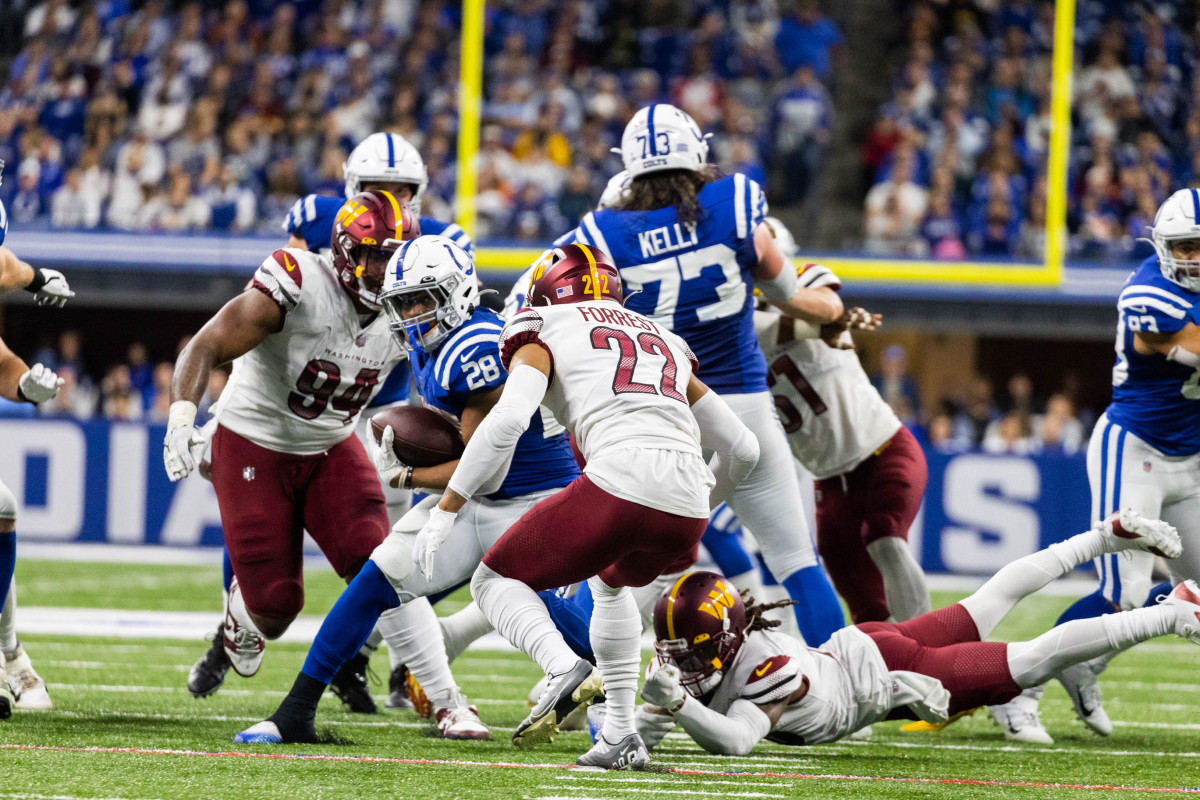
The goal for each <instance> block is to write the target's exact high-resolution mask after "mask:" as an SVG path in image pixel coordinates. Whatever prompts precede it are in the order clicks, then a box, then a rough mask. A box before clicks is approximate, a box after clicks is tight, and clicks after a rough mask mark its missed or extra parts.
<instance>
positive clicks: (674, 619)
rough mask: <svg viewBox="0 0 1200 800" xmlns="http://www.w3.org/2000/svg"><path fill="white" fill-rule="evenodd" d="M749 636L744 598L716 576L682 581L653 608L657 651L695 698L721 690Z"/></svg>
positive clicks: (697, 575)
mask: <svg viewBox="0 0 1200 800" xmlns="http://www.w3.org/2000/svg"><path fill="white" fill-rule="evenodd" d="M745 636H746V607H745V605H744V604H743V603H742V598H741V595H739V594H738V591H737V589H735V588H734V587H733V585H732V584H730V583H728V582H727V581H726V580H725V579H724V578H722V577H721V576H720V575H717V574H715V573H712V572H693V573H690V574H688V575H685V576H684V577H682V578H680V579H679V580H678V581H676V583H675V585H674V586H673V587H671V589H670V591H668V592H666V593H665V594H664V595H663V596H662V597H660V598H659V600H658V603H657V604H656V605H655V607H654V638H655V644H654V650H655V652H656V653H657V654H658V658H659V660H660V661H662V662H663V663H664V664H672V665H674V666H675V667H677V668H678V669H679V671H680V673H681V676H680V681H679V683H680V685H682V686H683V688H684V689H685V690H687V692H688V693H689V694H691V695H692V696H693V697H702V696H704V695H706V694H708V693H709V692H711V691H713V689H715V688H716V687H717V685H718V684H719V683H720V682H721V679H722V677H723V676H724V672H725V670H726V669H727V668H728V667H729V666H730V665H732V664H733V660H734V658H735V657H736V656H737V653H738V650H739V649H740V648H741V646H742V642H743V641H744V640H745Z"/></svg>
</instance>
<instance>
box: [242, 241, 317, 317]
mask: <svg viewBox="0 0 1200 800" xmlns="http://www.w3.org/2000/svg"><path fill="white" fill-rule="evenodd" d="M305 255H307V254H305ZM300 261H301V259H300V257H299V256H298V255H297V252H296V251H294V250H288V249H287V248H281V249H279V250H276V251H275V252H274V253H271V255H270V256H268V257H267V258H266V260H264V261H263V263H262V266H260V267H259V268H258V270H257V271H256V272H255V273H254V280H253V283H252V285H253V286H254V288H256V289H258V290H260V291H262V292H264V293H266V294H267V295H268V296H269V297H270V298H271V299H272V300H274V301H275V302H276V303H278V304H279V307H280V308H282V309H283V310H284V311H291V310H293V309H294V308H295V307H296V306H297V305H299V303H300V291H301V288H302V287H303V284H304V271H303V269H302V268H301V266H300Z"/></svg>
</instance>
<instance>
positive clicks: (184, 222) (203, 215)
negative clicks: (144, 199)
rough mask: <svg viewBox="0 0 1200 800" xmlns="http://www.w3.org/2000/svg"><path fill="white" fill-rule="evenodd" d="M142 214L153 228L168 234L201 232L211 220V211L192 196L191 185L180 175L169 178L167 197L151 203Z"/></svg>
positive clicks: (200, 198) (200, 200)
mask: <svg viewBox="0 0 1200 800" xmlns="http://www.w3.org/2000/svg"><path fill="white" fill-rule="evenodd" d="M146 213H147V216H148V218H149V220H150V225H151V226H152V227H153V228H155V229H156V230H160V231H171V232H178V231H197V230H202V229H204V228H207V227H208V224H209V221H210V220H211V218H212V208H210V207H209V205H208V202H207V201H206V200H204V198H202V197H197V196H196V195H194V194H192V182H191V180H190V179H189V178H188V176H187V175H185V174H183V173H182V172H177V173H175V174H174V175H172V176H171V187H170V189H169V190H168V192H167V194H166V195H165V196H161V195H160V196H159V197H156V198H155V199H154V200H153V201H151V202H150V203H149V205H148V208H147V211H146Z"/></svg>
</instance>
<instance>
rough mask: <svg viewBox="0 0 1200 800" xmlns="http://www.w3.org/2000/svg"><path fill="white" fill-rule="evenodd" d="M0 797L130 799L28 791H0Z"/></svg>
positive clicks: (51, 799) (71, 799)
mask: <svg viewBox="0 0 1200 800" xmlns="http://www.w3.org/2000/svg"><path fill="white" fill-rule="evenodd" d="M0 797H11V798H14V800H17V799H18V798H19V799H20V800H130V798H128V797H85V796H80V795H77V794H31V793H28V792H0Z"/></svg>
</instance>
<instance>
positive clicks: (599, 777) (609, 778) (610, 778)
mask: <svg viewBox="0 0 1200 800" xmlns="http://www.w3.org/2000/svg"><path fill="white" fill-rule="evenodd" d="M554 780H556V781H601V782H602V783H606V784H608V783H670V784H678V783H679V777H674V778H626V777H618V776H616V775H612V774H604V773H593V774H588V775H555V776H554ZM704 784H705V785H706V786H755V787H766V788H768V789H779V788H781V787H782V786H785V785H786V784H781V783H778V782H776V783H753V782H750V781H743V780H738V779H736V778H735V779H734V780H729V781H717V780H712V779H710V778H705V781H704ZM581 788H582V787H581ZM572 791H575V790H574V789H572Z"/></svg>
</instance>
